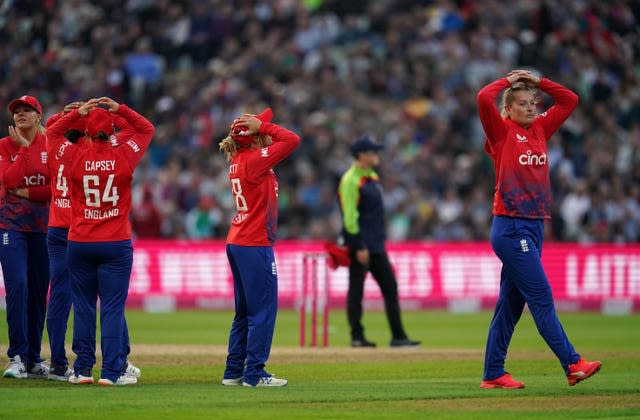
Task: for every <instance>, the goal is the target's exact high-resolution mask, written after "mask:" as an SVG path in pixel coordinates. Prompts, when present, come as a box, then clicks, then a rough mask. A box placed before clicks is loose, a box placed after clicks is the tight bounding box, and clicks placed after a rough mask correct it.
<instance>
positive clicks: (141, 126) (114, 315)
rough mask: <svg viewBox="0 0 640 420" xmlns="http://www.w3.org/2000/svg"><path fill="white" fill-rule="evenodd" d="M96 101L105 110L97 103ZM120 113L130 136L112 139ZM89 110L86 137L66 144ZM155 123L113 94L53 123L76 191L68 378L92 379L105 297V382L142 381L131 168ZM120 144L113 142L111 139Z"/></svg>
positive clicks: (53, 135)
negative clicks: (127, 341) (129, 312)
mask: <svg viewBox="0 0 640 420" xmlns="http://www.w3.org/2000/svg"><path fill="white" fill-rule="evenodd" d="M99 104H102V105H105V106H106V107H108V110H106V109H104V108H101V107H98V105H99ZM114 114H117V115H120V116H121V117H123V118H124V119H125V120H126V122H127V123H128V124H129V125H130V126H131V127H132V129H133V131H132V132H131V135H126V136H124V137H118V138H116V139H114V138H113V137H111V136H112V134H113V132H114V123H113V116H114ZM83 116H86V130H85V133H86V136H87V138H86V141H84V142H83V144H81V145H80V146H79V147H71V146H69V145H67V146H66V147H64V146H65V145H66V144H67V143H66V142H65V139H64V133H65V132H66V131H67V130H68V129H69V128H70V127H73V126H74V124H75V123H76V121H77V120H78V119H80V118H82V117H83ZM153 132H154V128H153V125H152V124H151V123H150V122H149V121H148V120H147V119H145V118H144V117H142V116H141V115H139V114H138V113H136V112H135V111H133V110H132V109H130V108H129V107H127V106H126V105H124V104H118V103H117V102H115V101H113V100H112V99H110V98H100V99H91V100H89V101H87V102H85V103H83V104H82V105H81V106H80V107H79V108H78V109H77V110H73V111H71V112H69V113H68V114H67V115H65V116H63V117H62V118H60V119H59V120H58V121H57V122H55V123H54V124H52V125H51V127H50V128H49V132H48V136H49V141H50V142H51V143H52V147H54V148H55V150H57V152H56V154H55V156H52V159H59V160H60V161H61V162H62V163H63V164H64V165H68V166H67V168H68V170H69V172H68V179H67V186H68V188H69V191H70V195H71V203H73V205H72V208H71V223H70V227H69V234H68V247H67V256H68V268H69V273H70V280H71V289H72V299H73V305H74V328H73V350H74V352H75V353H76V354H77V356H78V357H77V359H76V361H75V364H74V375H72V376H71V377H70V378H69V382H71V383H75V384H84V383H92V382H93V376H92V373H91V370H92V368H93V365H94V364H95V361H96V360H95V342H96V339H95V334H96V331H95V329H96V299H97V298H98V297H99V298H100V302H101V305H100V322H101V333H102V336H101V347H102V357H103V362H102V371H101V376H100V378H101V379H100V381H99V383H100V384H102V385H129V384H134V383H136V382H137V379H136V377H135V376H133V375H130V374H127V364H126V349H124V343H123V340H122V337H123V334H124V331H125V328H126V327H125V320H124V306H125V300H126V297H127V292H128V288H129V278H130V276H131V267H132V263H133V248H132V244H131V227H130V225H129V220H128V214H129V211H130V208H131V181H132V177H133V172H134V170H135V168H136V166H137V165H138V163H139V162H140V159H141V158H142V156H143V155H144V152H145V151H146V149H147V147H148V146H149V143H150V142H151V138H152V136H153ZM114 140H116V141H118V142H121V143H122V144H121V145H120V146H118V147H114V145H113V141H114Z"/></svg>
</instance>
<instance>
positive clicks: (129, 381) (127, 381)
mask: <svg viewBox="0 0 640 420" xmlns="http://www.w3.org/2000/svg"><path fill="white" fill-rule="evenodd" d="M137 383H138V378H136V377H135V376H131V375H127V374H126V373H125V374H124V375H121V376H120V377H119V378H118V379H117V380H116V381H115V382H113V381H112V380H111V379H106V378H100V380H99V381H98V385H102V386H114V385H135V384H137Z"/></svg>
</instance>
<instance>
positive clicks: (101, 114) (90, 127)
mask: <svg viewBox="0 0 640 420" xmlns="http://www.w3.org/2000/svg"><path fill="white" fill-rule="evenodd" d="M86 124H87V128H86V132H87V136H89V137H96V136H97V135H98V133H100V132H103V133H104V134H106V135H107V137H108V136H110V135H111V134H113V116H112V115H111V112H109V111H107V110H106V109H104V108H94V109H92V110H91V111H89V115H87V118H86Z"/></svg>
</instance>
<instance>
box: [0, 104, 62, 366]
mask: <svg viewBox="0 0 640 420" xmlns="http://www.w3.org/2000/svg"><path fill="white" fill-rule="evenodd" d="M9 112H11V114H12V116H13V122H14V124H15V126H10V127H9V136H7V137H4V138H2V139H0V236H1V237H2V244H1V245H0V263H1V264H2V274H3V277H4V284H5V287H6V291H7V296H6V301H7V324H8V327H9V349H8V350H7V355H8V356H9V366H8V367H7V369H6V370H5V371H4V377H5V378H26V377H27V376H34V377H40V378H47V376H48V374H49V368H48V366H46V365H45V364H44V362H43V361H42V358H41V357H40V350H41V343H42V332H43V330H44V318H45V313H46V308H47V290H48V288H49V262H48V257H47V244H46V232H47V218H48V213H49V199H50V197H51V191H50V190H49V170H48V168H47V159H48V156H47V152H46V150H45V143H46V137H45V135H44V127H42V125H41V121H42V106H41V105H40V102H38V100H37V99H36V98H35V97H33V96H22V97H20V98H18V99H15V100H13V101H11V103H9Z"/></svg>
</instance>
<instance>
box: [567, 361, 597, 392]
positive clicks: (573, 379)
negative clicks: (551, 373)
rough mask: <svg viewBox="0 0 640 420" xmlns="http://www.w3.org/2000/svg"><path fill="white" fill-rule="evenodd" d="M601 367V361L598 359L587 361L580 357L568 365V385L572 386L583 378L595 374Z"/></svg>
mask: <svg viewBox="0 0 640 420" xmlns="http://www.w3.org/2000/svg"><path fill="white" fill-rule="evenodd" d="M601 367H602V363H601V362H600V361H599V360H594V361H593V362H589V361H587V360H584V359H583V358H580V360H578V361H577V362H575V363H574V364H572V365H569V373H568V374H567V380H568V381H569V385H570V386H574V385H575V384H577V383H578V382H581V381H584V380H585V379H587V378H589V377H591V376H593V375H595V374H596V373H598V371H599V370H600V368H601Z"/></svg>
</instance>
